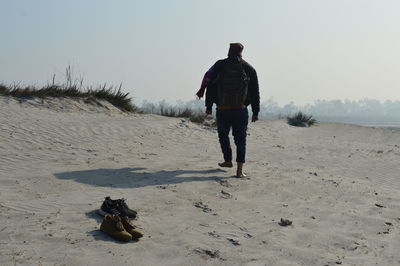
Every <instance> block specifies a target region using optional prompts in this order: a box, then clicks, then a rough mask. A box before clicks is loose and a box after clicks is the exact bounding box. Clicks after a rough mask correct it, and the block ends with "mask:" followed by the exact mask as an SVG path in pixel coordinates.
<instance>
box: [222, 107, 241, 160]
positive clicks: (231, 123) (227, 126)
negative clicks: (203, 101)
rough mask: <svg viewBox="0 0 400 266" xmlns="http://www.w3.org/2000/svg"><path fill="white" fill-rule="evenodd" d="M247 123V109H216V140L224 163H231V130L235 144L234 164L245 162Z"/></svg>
mask: <svg viewBox="0 0 400 266" xmlns="http://www.w3.org/2000/svg"><path fill="white" fill-rule="evenodd" d="M248 121H249V113H248V111H247V108H243V109H234V110H218V109H217V128H218V138H219V143H220V144H221V149H222V153H223V155H224V160H225V162H231V161H232V149H231V144H230V142H229V132H230V130H231V128H232V135H233V139H234V141H235V144H236V162H241V163H244V162H245V158H246V136H247V124H248Z"/></svg>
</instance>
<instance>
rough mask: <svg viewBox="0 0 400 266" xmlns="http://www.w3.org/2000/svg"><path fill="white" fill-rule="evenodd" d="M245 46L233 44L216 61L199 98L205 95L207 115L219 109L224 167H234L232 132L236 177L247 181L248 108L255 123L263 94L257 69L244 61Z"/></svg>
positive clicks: (201, 88)
mask: <svg viewBox="0 0 400 266" xmlns="http://www.w3.org/2000/svg"><path fill="white" fill-rule="evenodd" d="M242 51H243V45H242V44H240V43H231V44H230V47H229V52H228V58H226V59H222V60H219V61H217V62H216V63H215V64H214V65H213V66H212V67H211V68H210V69H209V70H208V71H207V73H206V74H205V75H204V78H203V81H202V84H201V87H200V90H199V91H198V92H197V93H196V95H197V96H198V97H199V98H201V97H203V95H204V91H205V90H206V88H207V92H206V113H207V114H211V113H212V106H213V104H214V103H215V104H216V105H217V128H218V138H219V142H220V145H221V149H222V153H223V156H224V162H223V163H219V166H221V167H233V164H232V149H231V146H230V141H229V132H230V129H231V128H232V134H233V137H234V141H235V144H236V162H237V171H236V176H237V177H245V176H246V175H245V174H244V173H243V164H244V163H245V159H246V136H247V124H248V119H249V114H248V111H247V106H248V105H250V104H251V109H252V112H253V116H252V119H251V120H252V122H255V121H257V120H258V113H259V111H260V93H259V88H258V79H257V73H256V71H255V69H254V68H253V67H252V66H251V65H250V64H248V63H247V62H246V61H244V60H243V59H242Z"/></svg>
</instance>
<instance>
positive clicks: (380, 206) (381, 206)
mask: <svg viewBox="0 0 400 266" xmlns="http://www.w3.org/2000/svg"><path fill="white" fill-rule="evenodd" d="M375 206H376V207H379V208H386V207H385V206H383V205H381V204H379V203H375Z"/></svg>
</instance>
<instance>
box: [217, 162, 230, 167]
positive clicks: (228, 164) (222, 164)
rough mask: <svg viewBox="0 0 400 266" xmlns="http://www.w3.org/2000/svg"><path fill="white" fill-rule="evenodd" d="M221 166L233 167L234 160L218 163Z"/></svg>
mask: <svg viewBox="0 0 400 266" xmlns="http://www.w3.org/2000/svg"><path fill="white" fill-rule="evenodd" d="M218 165H219V166H220V167H233V164H232V162H223V163H219V164H218Z"/></svg>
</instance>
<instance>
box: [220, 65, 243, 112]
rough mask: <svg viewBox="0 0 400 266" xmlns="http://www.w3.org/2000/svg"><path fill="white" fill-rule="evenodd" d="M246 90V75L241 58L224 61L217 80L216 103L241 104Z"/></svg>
mask: <svg viewBox="0 0 400 266" xmlns="http://www.w3.org/2000/svg"><path fill="white" fill-rule="evenodd" d="M247 91H248V77H247V75H246V72H245V71H244V67H243V61H242V60H230V59H228V60H227V61H226V64H225V66H224V67H223V69H222V71H221V74H220V76H219V80H218V105H228V106H235V105H242V104H244V103H245V101H246V98H247Z"/></svg>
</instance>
